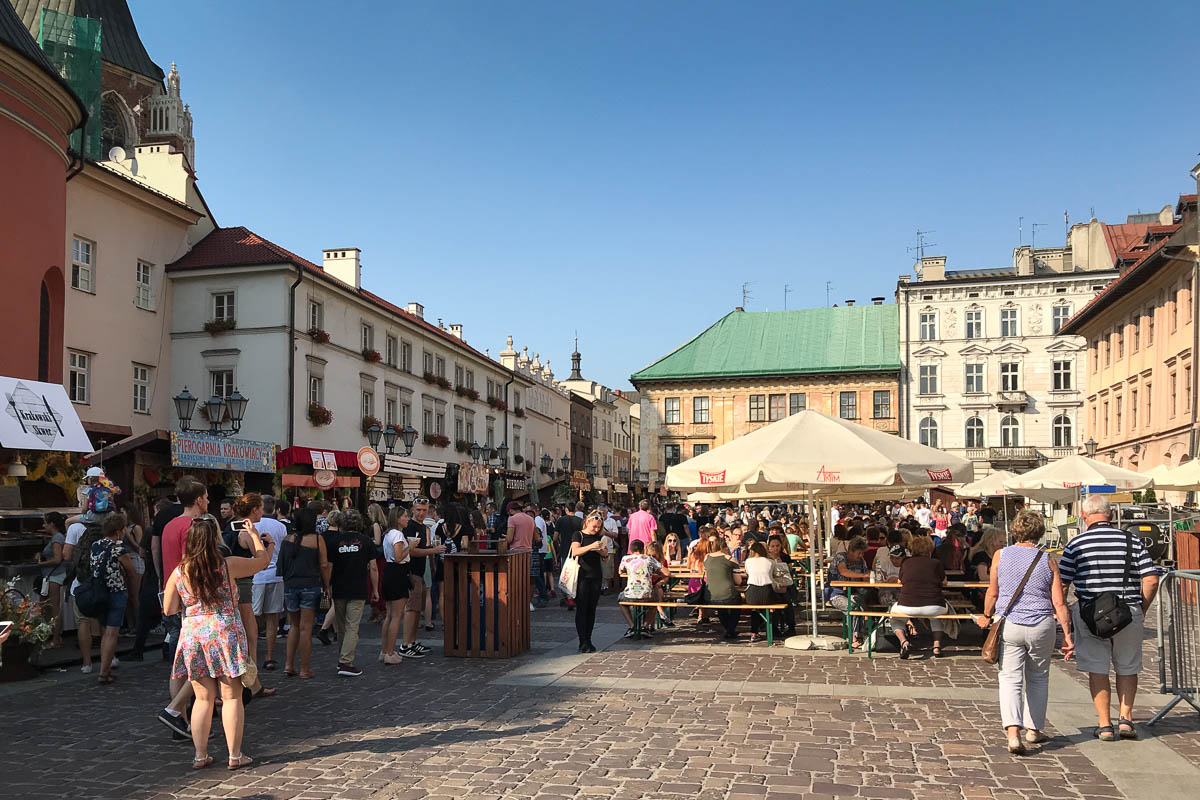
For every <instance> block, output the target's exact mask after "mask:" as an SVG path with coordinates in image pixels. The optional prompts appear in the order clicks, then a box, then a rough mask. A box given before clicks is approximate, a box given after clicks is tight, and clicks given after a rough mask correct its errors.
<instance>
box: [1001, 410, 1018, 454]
mask: <svg viewBox="0 0 1200 800" xmlns="http://www.w3.org/2000/svg"><path fill="white" fill-rule="evenodd" d="M1000 446H1001V447H1020V446H1021V423H1020V422H1018V421H1017V418H1016V417H1015V416H1013V415H1012V414H1008V415H1006V416H1005V417H1004V419H1002V420H1000Z"/></svg>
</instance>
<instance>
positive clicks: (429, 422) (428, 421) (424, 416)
mask: <svg viewBox="0 0 1200 800" xmlns="http://www.w3.org/2000/svg"><path fill="white" fill-rule="evenodd" d="M421 433H423V434H424V435H426V436H428V435H430V434H432V433H433V409H432V408H425V409H422V410H421Z"/></svg>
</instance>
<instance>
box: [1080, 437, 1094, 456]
mask: <svg viewBox="0 0 1200 800" xmlns="http://www.w3.org/2000/svg"><path fill="white" fill-rule="evenodd" d="M1083 449H1084V450H1085V451H1087V455H1088V458H1095V457H1096V440H1095V439H1091V438H1089V439H1088V440H1087V441H1086V442H1084V443H1083Z"/></svg>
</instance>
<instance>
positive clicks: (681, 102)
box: [130, 0, 1200, 388]
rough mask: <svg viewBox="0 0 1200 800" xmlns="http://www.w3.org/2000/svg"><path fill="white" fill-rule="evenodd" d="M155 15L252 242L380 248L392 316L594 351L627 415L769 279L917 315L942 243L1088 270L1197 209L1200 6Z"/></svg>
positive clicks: (152, 31) (221, 202)
mask: <svg viewBox="0 0 1200 800" xmlns="http://www.w3.org/2000/svg"><path fill="white" fill-rule="evenodd" d="M130 5H131V7H132V9H133V13H134V18H135V20H136V22H137V24H138V27H139V30H140V32H141V34H142V38H143V40H144V41H145V43H146V45H147V48H148V49H149V51H150V54H151V56H152V57H153V58H154V59H155V60H156V61H158V63H159V64H161V65H162V66H163V68H164V69H167V68H169V65H170V62H171V61H176V62H178V64H179V68H180V71H181V73H182V76H183V94H184V99H185V101H187V102H188V103H190V104H191V107H192V112H193V114H194V116H195V136H196V140H197V143H196V158H197V172H198V174H199V178H200V183H201V187H202V189H203V191H204V193H205V196H206V197H207V199H208V201H209V203H210V204H211V205H212V207H213V209H214V212H215V214H216V216H217V219H218V221H219V222H220V223H221V224H222V225H246V226H248V227H250V228H251V229H253V230H255V231H256V232H258V233H259V234H261V235H263V236H266V237H268V238H270V239H272V240H274V241H276V242H278V243H279V244H281V245H283V246H285V247H287V248H289V249H292V250H295V251H296V252H298V253H300V254H302V255H305V256H307V257H309V258H311V259H313V260H315V261H319V259H320V251H321V249H322V248H325V247H344V246H357V247H360V248H362V250H363V264H364V284H365V285H366V286H367V288H369V289H371V290H373V291H375V292H377V293H379V294H381V295H383V296H385V297H387V298H389V299H391V300H394V301H395V302H398V303H401V304H403V303H406V302H408V301H410V300H417V301H420V302H422V303H423V304H424V305H425V308H426V316H427V318H430V319H433V320H436V319H437V318H439V317H440V318H442V319H443V320H444V321H445V322H446V323H447V324H449V323H452V322H461V323H463V324H464V326H465V335H466V338H467V340H468V341H469V342H470V343H471V344H473V345H475V346H476V347H479V348H480V349H483V348H485V347H490V348H491V351H492V353H493V354H495V353H496V352H497V351H498V350H500V349H501V348H502V347H503V346H504V337H505V336H506V335H507V334H509V333H511V334H513V335H514V336H515V338H516V341H517V344H518V346H520V345H528V346H529V351H530V353H533V352H538V353H541V355H542V358H543V359H545V358H547V357H548V358H550V359H551V362H552V366H553V367H554V369H555V372H556V373H557V374H558V375H559V376H560V377H562V376H565V375H566V373H567V371H568V356H569V353H570V351H571V338H572V336H573V334H574V332H575V331H576V330H578V332H579V338H580V350H581V351H582V352H583V355H584V361H583V366H584V374H585V375H586V376H587V377H590V378H593V379H596V380H600V381H602V382H605V383H607V384H609V385H611V386H613V387H615V388H627V387H628V381H627V379H628V376H629V375H630V374H631V373H632V372H634V371H635V370H637V369H639V368H640V367H642V366H644V365H646V364H647V363H650V362H651V361H653V360H655V359H656V358H658V357H659V356H661V355H664V354H665V353H667V352H669V351H670V350H671V349H673V348H674V347H676V346H678V345H679V344H682V343H683V342H684V341H686V340H687V339H689V338H691V337H692V336H694V335H695V334H696V333H698V332H699V331H700V330H702V329H704V328H705V327H707V326H708V325H709V324H711V323H712V322H713V321H715V320H716V319H718V318H719V317H720V316H722V315H723V314H725V313H727V312H728V311H730V310H731V309H732V308H733V307H734V306H735V305H738V304H739V303H740V301H741V284H742V282H743V281H750V282H752V286H751V292H752V295H753V298H752V299H751V300H750V302H749V310H778V309H780V308H782V307H783V286H784V284H789V285H790V286H791V288H792V294H791V295H790V297H789V302H788V305H789V307H790V308H800V307H811V306H820V305H824V303H825V282H826V281H827V280H829V281H832V282H833V288H832V296H831V300H832V301H833V302H840V301H842V300H844V299H846V298H850V297H853V298H855V299H857V300H858V301H860V302H866V301H867V300H868V298H870V297H871V296H873V295H884V296H887V297H888V299H889V301H890V300H891V299H892V297H893V295H894V291H895V284H896V277H897V276H898V275H899V274H901V273H904V272H907V271H909V270H910V269H911V266H912V257H911V255H910V254H909V253H908V252H907V251H906V247H907V246H909V245H911V244H913V241H914V231H915V230H916V229H917V228H922V229H933V230H935V231H936V233H934V234H932V235H931V237H930V241H932V242H935V243H937V244H938V246H937V247H934V248H932V249H931V250H930V251H929V254H944V255H946V256H947V257H948V258H949V265H950V268H952V269H953V268H965V267H972V266H1000V265H1004V264H1007V263H1009V262H1010V261H1011V253H1012V248H1013V247H1015V246H1016V245H1017V244H1018V230H1017V221H1018V217H1021V216H1023V217H1024V218H1025V225H1024V231H1025V233H1024V239H1025V241H1026V242H1028V241H1029V236H1030V223H1033V222H1039V223H1043V224H1045V226H1046V227H1044V228H1040V229H1039V230H1038V234H1037V236H1038V243H1039V244H1046V245H1051V244H1061V243H1062V241H1063V236H1064V227H1063V212H1064V211H1067V212H1069V213H1070V216H1071V220H1072V221H1082V220H1086V219H1087V218H1088V217H1089V216H1090V215H1091V210H1092V209H1093V208H1094V209H1095V214H1096V216H1097V217H1099V218H1100V219H1103V220H1105V221H1110V222H1122V221H1124V218H1125V215H1126V214H1129V213H1134V212H1137V211H1139V210H1141V211H1154V210H1157V209H1158V208H1161V207H1162V205H1164V204H1167V203H1174V201H1175V199H1176V198H1177V197H1178V195H1179V194H1180V193H1181V192H1192V191H1195V183H1194V182H1191V181H1190V179H1189V178H1188V170H1189V169H1190V168H1191V167H1192V166H1193V165H1194V164H1195V163H1196V161H1197V160H1198V156H1197V151H1198V150H1200V139H1198V138H1197V137H1196V135H1195V132H1196V131H1197V129H1198V125H1197V122H1198V121H1200V120H1198V117H1200V108H1198V107H1197V105H1196V103H1195V97H1196V89H1197V81H1196V77H1195V76H1196V70H1195V59H1194V55H1195V42H1194V40H1193V39H1192V38H1191V37H1192V36H1193V35H1194V27H1195V26H1194V25H1192V24H1190V21H1194V7H1191V5H1190V4H1189V3H1172V2H1163V3H1158V4H1156V5H1155V7H1154V11H1153V13H1152V14H1151V13H1146V12H1144V11H1141V10H1139V9H1140V6H1138V5H1137V4H1134V3H1128V2H1126V3H1119V4H1118V3H1103V2H1094V3H1089V4H1086V5H1085V4H1076V5H1074V7H1070V5H1071V4H1066V3H1051V4H1036V5H1035V4H1028V5H1027V6H1025V5H1024V4H1013V3H1005V4H1000V3H969V4H967V3H962V4H960V3H949V2H945V3H919V2H907V3H902V4H900V3H896V4H893V3H882V2H879V3H843V4H836V5H835V4H833V3H800V2H778V3H776V2H748V1H746V2H733V0H729V2H698V1H695V0H687V1H686V2H685V1H684V0H678V1H677V2H665V1H663V2H646V1H645V0H641V1H635V2H625V1H624V0H605V1H604V2H599V1H596V2H584V1H583V0H572V1H571V2H561V1H559V2H535V1H534V0H486V2H485V1H484V0H479V1H478V2H458V1H457V0H439V1H438V2H432V1H431V2H424V3H409V2H402V3H381V2H375V3H361V2H339V3H327V2H322V3H317V2H295V1H293V2H288V3H282V2H279V3H277V2H265V1H263V0H255V1H254V2H238V3H233V2H227V0H220V1H218V0H212V1H211V2H205V3H196V4H188V5H187V7H186V10H185V8H184V7H183V6H181V5H179V4H177V3H148V2H143V1H142V0H131V3H130ZM1039 6H1046V7H1044V8H1043V7H1039Z"/></svg>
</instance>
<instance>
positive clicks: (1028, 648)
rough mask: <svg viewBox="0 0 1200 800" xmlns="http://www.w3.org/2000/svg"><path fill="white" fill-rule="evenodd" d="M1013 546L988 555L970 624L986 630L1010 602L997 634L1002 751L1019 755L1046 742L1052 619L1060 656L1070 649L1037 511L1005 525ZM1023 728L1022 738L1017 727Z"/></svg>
mask: <svg viewBox="0 0 1200 800" xmlns="http://www.w3.org/2000/svg"><path fill="white" fill-rule="evenodd" d="M1009 531H1010V532H1011V533H1012V537H1013V541H1015V542H1016V544H1014V545H1011V546H1009V547H1005V548H1004V549H1003V550H1000V551H999V552H997V553H996V555H995V556H993V558H992V568H991V573H990V585H989V586H988V591H987V597H986V598H985V599H984V603H983V614H982V615H980V616H977V617H975V622H976V624H978V625H979V627H981V628H985V629H986V628H988V627H989V626H990V625H991V624H992V623H993V621H995V614H996V610H997V609H1000V613H1001V615H1003V613H1004V609H1006V608H1008V607H1009V604H1010V603H1011V604H1012V610H1011V611H1009V612H1008V614H1007V616H1004V627H1003V628H1002V629H1001V632H1000V663H999V667H1000V674H999V678H998V680H999V685H1000V717H1001V720H1002V722H1003V724H1004V729H1005V731H1006V732H1007V734H1008V751H1009V752H1010V753H1014V754H1016V755H1024V754H1025V745H1026V744H1027V743H1028V744H1038V743H1040V742H1044V741H1046V740H1047V738H1048V737H1047V736H1046V734H1044V733H1042V729H1043V728H1044V727H1045V726H1046V703H1047V702H1048V700H1049V697H1050V656H1051V654H1052V653H1053V652H1054V636H1055V625H1054V620H1055V619H1056V618H1057V619H1058V624H1059V625H1061V626H1062V630H1063V648H1062V649H1063V657H1064V658H1070V657H1071V654H1072V653H1073V652H1074V650H1075V643H1074V641H1072V639H1071V613H1070V611H1068V610H1067V604H1066V601H1065V600H1064V599H1063V587H1062V580H1061V579H1060V578H1059V575H1058V563H1057V562H1056V561H1055V560H1054V559H1052V558H1051V557H1050V555H1049V554H1048V553H1044V552H1042V550H1041V549H1039V548H1038V542H1039V541H1040V540H1041V538H1042V535H1043V534H1044V533H1045V532H1046V525H1045V522H1043V520H1042V517H1041V515H1040V514H1035V513H1034V512H1032V511H1022V512H1021V513H1020V514H1018V515H1017V516H1016V518H1015V519H1014V520H1013V521H1012V524H1011V525H1010V526H1009ZM1030 564H1033V571H1032V572H1030V573H1029V580H1028V581H1027V582H1026V584H1025V588H1024V589H1022V590H1021V593H1020V594H1019V595H1017V598H1016V602H1013V595H1014V594H1016V592H1017V587H1018V586H1019V585H1020V584H1021V579H1022V578H1024V577H1025V574H1026V573H1027V572H1029V569H1030ZM1022 727H1023V728H1025V737H1024V740H1022V738H1021V735H1020V733H1021V728H1022Z"/></svg>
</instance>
